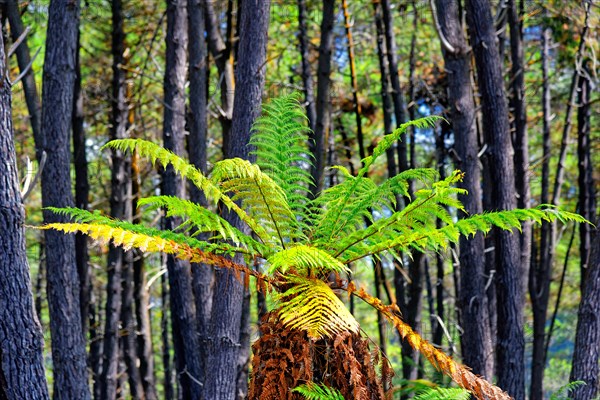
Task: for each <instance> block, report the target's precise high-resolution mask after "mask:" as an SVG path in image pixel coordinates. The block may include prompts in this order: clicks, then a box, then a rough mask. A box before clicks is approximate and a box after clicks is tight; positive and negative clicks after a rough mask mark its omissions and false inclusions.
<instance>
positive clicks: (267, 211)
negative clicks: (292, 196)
mask: <svg viewBox="0 0 600 400" xmlns="http://www.w3.org/2000/svg"><path fill="white" fill-rule="evenodd" d="M210 179H211V181H212V182H213V183H214V184H215V185H218V186H219V189H220V190H221V191H223V193H228V194H229V195H230V197H231V199H232V200H233V201H239V202H240V203H241V206H242V208H243V209H245V210H247V211H246V212H247V213H248V215H249V216H250V217H251V218H252V219H253V220H255V221H260V224H261V227H262V229H263V230H264V231H265V232H267V234H268V235H269V241H268V243H269V244H270V245H276V244H277V243H278V244H279V245H280V246H281V247H285V243H287V242H290V241H293V240H295V239H297V238H299V237H301V235H302V232H301V230H300V227H299V225H298V221H297V219H296V217H295V215H294V213H293V212H292V210H291V209H290V206H289V204H288V202H287V198H286V195H285V192H284V191H283V190H282V189H281V187H279V185H277V183H276V182H275V181H274V180H273V179H271V177H270V176H268V175H267V174H265V173H263V172H262V171H261V169H260V167H259V166H258V165H255V164H252V163H250V162H249V161H247V160H242V159H241V158H232V159H227V160H223V161H219V162H218V163H216V164H215V166H214V168H213V171H212V173H211V176H210Z"/></svg>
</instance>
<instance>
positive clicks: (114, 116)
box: [100, 0, 135, 399]
mask: <svg viewBox="0 0 600 400" xmlns="http://www.w3.org/2000/svg"><path fill="white" fill-rule="evenodd" d="M111 12H112V48H111V51H112V57H113V62H112V73H113V77H112V97H111V108H112V110H111V122H110V127H111V128H110V138H111V140H114V139H124V138H126V137H127V136H128V133H127V126H128V123H127V115H128V110H127V100H126V93H125V91H126V87H125V85H126V82H125V71H124V70H123V68H122V66H123V65H125V64H126V60H125V55H124V52H125V32H124V30H123V6H122V3H121V0H113V1H112V2H111ZM111 164H112V165H111V194H110V215H111V216H112V217H113V218H117V219H121V220H126V221H130V220H131V217H132V212H131V178H130V171H131V159H130V157H129V156H128V155H126V154H125V153H124V152H122V151H120V150H116V149H113V150H112V151H111ZM131 257H132V254H131V252H127V253H126V252H125V251H124V250H123V249H122V248H121V247H115V246H110V248H109V251H108V260H107V264H108V266H107V271H108V282H107V284H106V291H107V295H106V312H105V315H106V317H105V318H106V320H105V328H104V351H103V361H102V377H101V390H100V393H101V395H100V397H101V398H103V399H113V398H116V397H117V386H118V382H117V381H118V376H119V360H120V357H119V356H120V354H119V353H120V352H119V337H120V332H121V328H122V326H121V318H120V317H121V314H122V305H123V304H122V295H123V282H122V281H123V276H122V274H123V270H124V268H127V269H130V268H131V265H130V264H131ZM134 394H135V393H134Z"/></svg>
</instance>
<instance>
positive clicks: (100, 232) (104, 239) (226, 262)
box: [38, 222, 273, 284]
mask: <svg viewBox="0 0 600 400" xmlns="http://www.w3.org/2000/svg"><path fill="white" fill-rule="evenodd" d="M38 229H42V230H45V229H55V230H57V231H61V232H64V233H83V234H85V235H88V236H89V237H91V238H92V239H94V240H95V241H97V242H100V243H108V242H112V243H113V244H114V245H115V246H120V247H123V248H124V249H126V250H129V249H132V248H136V249H139V250H141V251H143V252H150V253H152V252H161V253H165V254H172V255H174V256H175V257H177V258H179V259H181V260H187V261H190V262H192V263H202V264H207V265H214V266H216V267H220V268H227V269H230V270H232V271H233V272H235V273H237V274H239V273H240V272H242V273H245V274H247V275H251V276H254V277H255V278H257V279H259V280H260V281H261V282H263V283H269V284H273V280H272V279H271V278H269V277H268V276H265V275H263V274H261V273H259V272H257V271H254V270H252V269H250V268H248V267H246V266H245V265H242V264H238V263H235V262H233V261H231V260H230V259H228V258H226V257H223V256H220V255H217V254H216V252H215V249H214V248H210V246H211V245H210V244H208V246H209V248H207V249H206V251H204V249H201V248H199V247H194V246H190V245H189V244H187V243H185V242H182V241H181V240H182V237H181V236H183V235H178V234H173V233H172V232H164V234H165V235H167V234H169V236H167V237H172V239H168V238H165V237H160V236H152V235H150V234H147V233H137V232H132V231H130V230H128V229H123V228H121V227H118V226H110V225H103V224H84V223H75V222H73V223H53V224H47V225H44V226H41V227H38ZM146 229H147V228H146ZM161 232H162V231H161ZM184 237H185V236H184ZM188 240H192V241H193V239H190V238H188ZM196 242H198V241H196ZM198 243H200V242H198ZM219 245H222V244H219ZM236 252H240V249H233V250H232V251H231V253H232V254H233V253H236Z"/></svg>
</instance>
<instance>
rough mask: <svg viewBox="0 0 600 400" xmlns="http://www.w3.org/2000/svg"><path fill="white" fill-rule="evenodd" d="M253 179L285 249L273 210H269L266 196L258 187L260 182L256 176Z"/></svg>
mask: <svg viewBox="0 0 600 400" xmlns="http://www.w3.org/2000/svg"><path fill="white" fill-rule="evenodd" d="M253 179H254V183H256V187H257V188H258V191H259V193H260V196H261V197H262V199H263V202H264V203H265V206H266V207H267V211H269V215H270V216H271V220H272V221H273V225H275V230H276V231H277V236H278V237H279V242H280V243H281V247H283V249H284V250H285V243H284V242H283V237H282V236H281V231H280V230H279V226H278V225H277V221H276V220H275V217H274V216H273V212H272V211H271V207H269V202H268V201H267V198H266V197H265V194H264V193H263V191H262V188H261V187H260V184H259V183H258V180H257V179H256V176H255V177H254V178H253Z"/></svg>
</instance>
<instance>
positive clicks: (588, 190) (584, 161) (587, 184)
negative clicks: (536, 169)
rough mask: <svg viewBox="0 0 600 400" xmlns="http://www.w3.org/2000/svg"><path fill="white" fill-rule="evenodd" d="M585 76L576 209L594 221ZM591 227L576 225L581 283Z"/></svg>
mask: <svg viewBox="0 0 600 400" xmlns="http://www.w3.org/2000/svg"><path fill="white" fill-rule="evenodd" d="M582 68H583V70H584V71H585V73H586V74H590V70H589V67H588V65H587V63H586V64H584V65H583V67H582ZM588 76H589V75H587V76H582V77H581V79H580V82H579V90H578V92H579V101H578V105H579V108H578V109H577V159H578V162H577V166H578V169H579V177H578V184H579V185H578V186H579V213H580V214H581V215H582V216H583V217H584V218H585V219H587V220H588V221H594V220H595V218H596V191H595V184H594V165H593V163H592V154H591V149H592V139H591V135H590V131H591V124H590V122H591V121H590V119H591V114H592V107H591V104H590V98H591V93H592V92H591V90H592V88H591V83H590V80H589V79H588ZM591 246H592V227H591V226H590V225H588V224H580V225H579V259H580V260H581V262H580V268H581V282H582V285H581V287H582V288H583V287H584V286H585V285H584V283H585V282H586V275H587V273H588V266H589V263H590V256H591V251H592V247H591Z"/></svg>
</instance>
